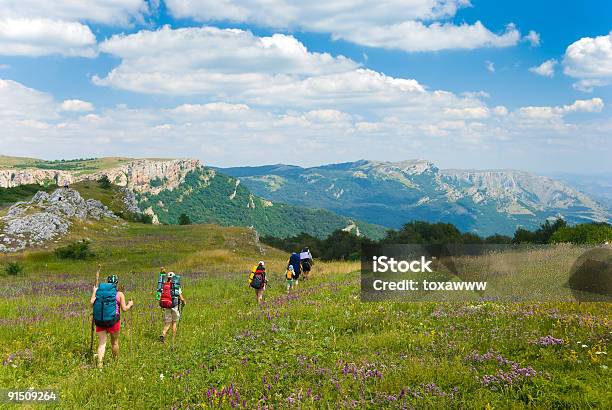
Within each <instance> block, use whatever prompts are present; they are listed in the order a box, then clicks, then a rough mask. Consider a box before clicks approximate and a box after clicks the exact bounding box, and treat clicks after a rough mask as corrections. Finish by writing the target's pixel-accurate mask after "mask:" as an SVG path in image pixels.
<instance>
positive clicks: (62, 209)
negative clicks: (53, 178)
mask: <svg viewBox="0 0 612 410" xmlns="http://www.w3.org/2000/svg"><path fill="white" fill-rule="evenodd" d="M105 217H106V218H117V216H116V215H115V214H113V213H112V212H111V211H110V210H109V209H108V208H107V207H106V206H104V205H103V204H102V203H101V202H100V201H97V200H95V199H87V200H85V199H83V198H82V197H81V195H80V194H79V193H78V192H77V191H75V190H74V189H70V188H59V189H57V190H56V191H55V192H53V193H52V194H48V193H46V192H42V191H40V192H38V193H37V194H36V195H34V197H33V198H32V200H31V201H29V202H17V203H16V204H14V205H13V206H11V207H10V208H9V210H8V212H7V214H6V215H5V216H4V217H2V218H0V222H1V226H2V230H1V232H0V252H16V251H19V250H22V249H24V248H26V247H33V246H40V245H42V244H44V243H45V242H47V241H49V240H51V239H54V238H56V237H57V236H59V235H63V234H66V233H67V232H68V230H69V229H70V226H71V225H72V223H73V221H74V220H75V219H76V220H86V219H96V220H99V219H101V218H105Z"/></svg>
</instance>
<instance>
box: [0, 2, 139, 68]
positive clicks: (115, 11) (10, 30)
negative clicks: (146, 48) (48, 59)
mask: <svg viewBox="0 0 612 410" xmlns="http://www.w3.org/2000/svg"><path fill="white" fill-rule="evenodd" d="M147 14H148V6H147V2H146V1H144V0H79V1H74V0H54V1H48V0H3V1H2V7H0V55H17V56H34V57H36V56H43V55H51V54H60V55H64V56H78V57H95V56H96V55H97V51H96V37H95V35H94V34H93V33H92V31H91V29H90V28H89V26H87V23H101V24H107V25H119V26H127V25H128V24H130V23H131V22H134V21H135V22H143V21H144V17H145V15H147Z"/></svg>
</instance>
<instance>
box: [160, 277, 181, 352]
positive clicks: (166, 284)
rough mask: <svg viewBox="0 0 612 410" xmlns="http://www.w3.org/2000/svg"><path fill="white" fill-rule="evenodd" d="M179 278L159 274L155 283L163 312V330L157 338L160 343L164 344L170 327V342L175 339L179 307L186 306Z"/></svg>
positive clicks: (179, 315)
mask: <svg viewBox="0 0 612 410" xmlns="http://www.w3.org/2000/svg"><path fill="white" fill-rule="evenodd" d="M180 280H181V277H180V276H179V275H176V274H175V273H174V272H168V273H167V274H166V273H163V271H162V272H161V273H160V274H159V279H158V283H157V293H158V295H159V306H160V307H161V308H162V309H163V311H164V328H163V329H162V334H161V335H160V336H159V340H160V342H162V343H164V342H165V340H166V335H167V334H168V330H170V326H172V340H173V341H174V340H175V339H176V332H177V330H178V322H179V320H180V319H181V311H180V310H179V308H180V306H181V305H182V306H185V305H186V304H187V302H186V300H185V297H184V296H183V290H182V288H181V282H180Z"/></svg>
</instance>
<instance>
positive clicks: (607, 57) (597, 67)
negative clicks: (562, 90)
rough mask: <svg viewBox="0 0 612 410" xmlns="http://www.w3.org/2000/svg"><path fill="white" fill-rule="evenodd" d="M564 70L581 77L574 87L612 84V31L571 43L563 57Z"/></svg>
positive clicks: (580, 88) (578, 77)
mask: <svg viewBox="0 0 612 410" xmlns="http://www.w3.org/2000/svg"><path fill="white" fill-rule="evenodd" d="M563 72H564V73H565V74H566V75H568V76H570V77H574V78H577V79H579V81H578V82H576V83H575V84H574V87H575V88H576V89H579V90H581V91H587V92H590V91H593V88H594V87H602V86H605V85H609V84H612V32H610V33H609V34H608V35H604V36H598V37H595V38H592V37H584V38H581V39H580V40H578V41H576V42H574V43H572V44H570V46H569V47H567V49H566V50H565V56H564V57H563Z"/></svg>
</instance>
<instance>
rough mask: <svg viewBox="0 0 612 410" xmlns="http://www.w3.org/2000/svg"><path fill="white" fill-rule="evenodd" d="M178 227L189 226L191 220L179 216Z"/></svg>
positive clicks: (185, 216) (184, 215) (186, 216)
mask: <svg viewBox="0 0 612 410" xmlns="http://www.w3.org/2000/svg"><path fill="white" fill-rule="evenodd" d="M178 223H179V225H191V219H189V216H188V215H187V214H181V215H180V216H179V219H178Z"/></svg>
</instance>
